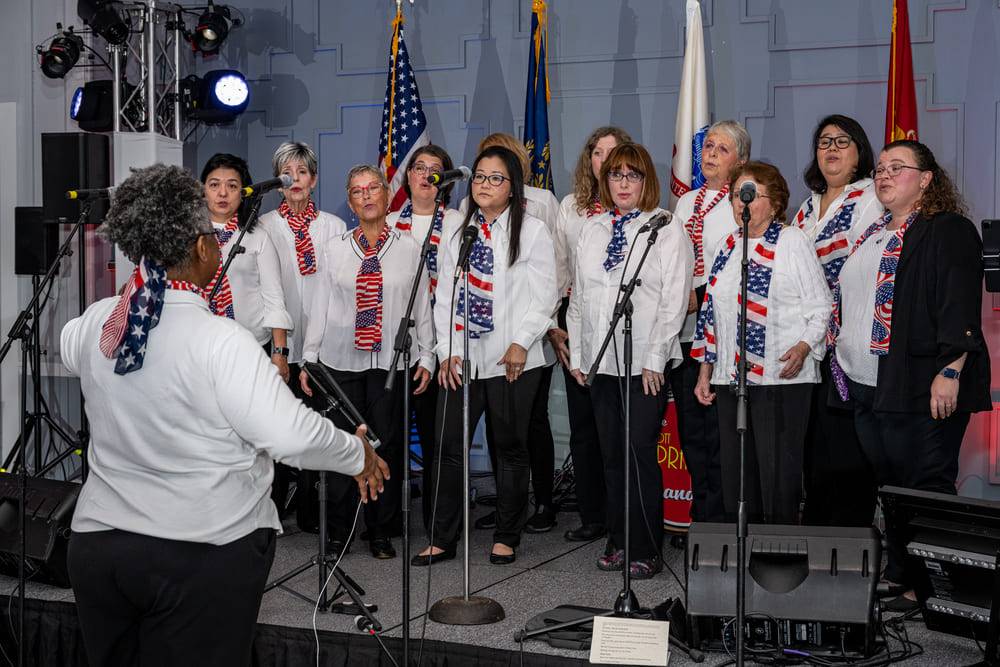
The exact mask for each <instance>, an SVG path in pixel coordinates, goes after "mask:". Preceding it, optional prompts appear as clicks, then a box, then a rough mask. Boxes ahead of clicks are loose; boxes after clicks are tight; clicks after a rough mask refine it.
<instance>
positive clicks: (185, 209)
mask: <svg viewBox="0 0 1000 667" xmlns="http://www.w3.org/2000/svg"><path fill="white" fill-rule="evenodd" d="M99 231H100V233H101V235H102V236H104V238H106V239H107V240H108V241H111V242H112V243H116V244H118V246H119V247H120V248H121V249H122V251H123V252H124V253H125V256H126V257H128V258H129V259H130V260H132V262H133V263H135V264H138V263H139V260H140V259H141V258H143V257H146V258H148V259H151V260H153V261H154V262H156V263H157V264H159V265H160V266H162V267H164V268H167V269H171V268H176V267H182V266H184V265H185V264H186V263H187V261H188V259H189V257H190V252H191V246H192V244H194V242H195V241H196V240H197V239H198V236H200V235H202V234H206V233H211V232H212V224H211V223H210V222H209V221H208V211H207V209H206V207H205V196H204V193H203V190H202V186H201V183H199V182H198V181H197V180H195V178H194V177H193V176H192V175H191V174H190V173H188V172H187V171H186V170H184V169H182V168H180V167H175V166H167V165H165V164H154V165H153V166H151V167H144V168H142V169H133V170H132V175H131V176H129V177H128V178H126V179H125V180H124V181H122V184H121V185H119V186H118V187H117V188H116V189H115V197H114V199H113V200H112V202H111V209H110V210H109V211H108V214H107V216H106V217H105V218H104V224H103V225H101V228H100V230H99Z"/></svg>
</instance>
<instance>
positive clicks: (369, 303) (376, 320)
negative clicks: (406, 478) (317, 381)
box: [300, 164, 435, 559]
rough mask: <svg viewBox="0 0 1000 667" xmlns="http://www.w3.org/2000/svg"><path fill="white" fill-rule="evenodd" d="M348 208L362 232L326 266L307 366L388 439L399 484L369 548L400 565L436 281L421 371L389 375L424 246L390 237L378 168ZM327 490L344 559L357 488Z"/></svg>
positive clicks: (364, 171) (387, 452)
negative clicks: (411, 398)
mask: <svg viewBox="0 0 1000 667" xmlns="http://www.w3.org/2000/svg"><path fill="white" fill-rule="evenodd" d="M347 196H348V205H349V206H350V207H351V210H352V211H353V212H354V214H355V215H356V216H357V217H358V226H357V227H356V228H354V229H353V230H352V231H350V232H347V233H345V234H342V235H341V236H340V237H338V238H336V239H334V241H333V242H332V243H330V245H329V247H328V248H327V250H326V255H325V256H324V257H323V260H322V263H321V266H322V277H321V281H322V282H321V283H320V286H319V288H318V289H317V290H315V291H314V292H313V300H312V302H311V305H310V313H309V323H308V326H307V328H306V336H305V342H304V346H303V350H302V358H303V360H304V361H306V362H321V363H322V364H324V365H325V366H327V367H328V368H329V369H330V372H331V373H332V374H333V377H334V378H335V379H336V380H337V382H338V383H339V384H340V386H341V387H342V388H343V390H344V393H345V394H346V395H347V397H348V398H349V399H350V400H351V402H352V403H354V404H355V405H356V406H358V409H359V410H360V411H361V414H363V415H365V418H366V419H367V420H368V422H369V423H370V424H371V425H372V428H373V429H374V430H375V432H376V433H378V434H379V435H380V436H381V438H382V446H381V447H379V455H380V456H382V457H383V458H385V460H386V461H388V462H389V467H390V471H391V472H392V481H391V482H390V483H389V484H388V485H386V492H385V494H383V496H382V497H381V498H380V499H379V501H378V502H377V503H369V504H368V505H367V506H366V507H365V524H366V525H367V527H368V548H369V551H370V552H371V554H372V556H373V557H375V558H378V559H386V558H394V557H395V556H396V551H395V549H394V548H393V546H392V542H391V541H390V537H391V536H392V535H393V534H399V531H400V528H401V524H402V521H401V518H402V515H401V509H402V505H401V501H402V498H401V495H402V494H401V491H402V485H401V480H402V474H399V473H400V471H401V469H402V463H403V447H404V446H406V443H405V442H404V441H403V437H402V433H400V428H399V426H400V424H402V423H403V392H402V386H403V381H402V378H401V377H400V376H401V375H402V374H403V373H412V374H413V380H414V383H415V385H416V388H415V389H414V390H413V393H414V394H416V395H420V394H423V393H424V391H425V390H426V389H427V385H428V384H429V383H430V380H431V373H432V372H433V371H434V368H435V359H434V331H433V323H432V321H431V305H430V290H429V287H428V284H429V282H428V277H427V274H426V273H424V274H422V275H421V289H420V291H419V292H418V293H417V300H416V301H415V303H414V308H413V320H414V322H415V325H416V326H415V327H414V336H413V337H412V338H413V339H412V343H411V346H410V351H411V359H413V360H414V364H415V365H414V366H413V367H412V368H409V369H401V370H399V369H396V368H393V367H391V366H390V364H391V363H392V357H393V342H394V341H395V340H396V331H397V329H398V327H399V322H400V320H401V319H402V318H403V314H404V313H405V312H406V306H407V304H408V301H409V297H410V285H411V281H412V279H413V275H414V274H415V273H416V272H417V265H418V264H419V263H420V249H421V243H420V242H418V241H417V240H416V239H415V238H413V236H411V235H410V234H409V233H406V232H402V231H400V230H398V229H394V228H391V227H389V225H388V223H387V221H386V212H387V211H388V210H389V183H388V182H387V181H386V179H385V175H384V174H383V173H382V172H381V171H380V170H379V169H378V168H377V167H374V166H372V165H367V164H361V165H358V166H356V167H354V168H353V169H351V170H350V171H349V172H348V174H347ZM389 373H396V379H395V388H394V389H393V391H392V392H387V391H386V390H385V382H386V379H387V378H388V376H389ZM308 380H309V378H308V376H307V375H306V374H305V373H302V374H301V375H300V381H301V383H302V390H303V391H304V392H305V393H306V394H308V395H310V396H311V395H312V390H311V389H310V387H309V381H308ZM332 478H333V479H332V480H331V482H330V485H329V486H330V488H329V494H328V498H329V502H330V507H329V509H330V511H329V514H328V515H327V516H328V520H329V521H330V551H332V552H333V553H337V554H339V553H343V551H344V550H345V549H346V548H347V547H348V546H349V545H348V544H347V539H348V537H349V536H350V534H351V526H352V522H353V520H354V511H353V509H352V508H353V506H354V504H355V498H354V493H355V492H354V485H353V484H351V483H350V480H349V479H348V478H346V477H344V476H342V475H332Z"/></svg>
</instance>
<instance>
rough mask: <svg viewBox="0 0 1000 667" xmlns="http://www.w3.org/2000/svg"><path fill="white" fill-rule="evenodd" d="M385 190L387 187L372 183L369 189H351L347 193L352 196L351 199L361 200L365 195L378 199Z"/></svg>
mask: <svg viewBox="0 0 1000 667" xmlns="http://www.w3.org/2000/svg"><path fill="white" fill-rule="evenodd" d="M384 189H385V186H384V185H382V184H381V183H370V184H368V186H367V187H363V188H351V189H350V190H348V191H347V194H349V195H351V199H361V198H362V197H364V196H365V194H367V195H368V196H370V197H378V196H379V195H380V194H382V190H384Z"/></svg>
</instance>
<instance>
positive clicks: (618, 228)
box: [604, 206, 642, 271]
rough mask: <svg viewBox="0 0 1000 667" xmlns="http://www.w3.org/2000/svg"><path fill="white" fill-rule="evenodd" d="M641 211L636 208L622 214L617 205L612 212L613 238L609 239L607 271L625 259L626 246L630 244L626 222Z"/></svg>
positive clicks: (605, 262)
mask: <svg viewBox="0 0 1000 667" xmlns="http://www.w3.org/2000/svg"><path fill="white" fill-rule="evenodd" d="M641 213H642V211H640V210H639V209H634V210H633V211H632V212H631V213H628V214H626V215H622V214H621V212H620V211H619V210H618V207H617V206H616V207H615V209H614V211H612V212H611V240H610V241H608V257H607V259H605V260H604V270H605V271H612V270H613V269H614V268H615V267H616V266H618V265H619V264H621V263H622V261H623V260H624V259H625V247H626V246H627V245H628V238H626V237H625V223H626V222H628V221H630V220H635V219H636V218H638V217H639V214H641Z"/></svg>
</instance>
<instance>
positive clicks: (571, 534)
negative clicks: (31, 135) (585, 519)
mask: <svg viewBox="0 0 1000 667" xmlns="http://www.w3.org/2000/svg"><path fill="white" fill-rule="evenodd" d="M607 532H608V529H607V528H605V527H604V525H603V524H600V523H585V524H583V525H582V526H580V527H579V528H574V529H572V530H567V531H566V532H565V533H564V534H563V537H565V538H566V539H567V540H568V541H570V542H590V541H591V540H596V539H597V538H598V537H604V535H605V534H607Z"/></svg>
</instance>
